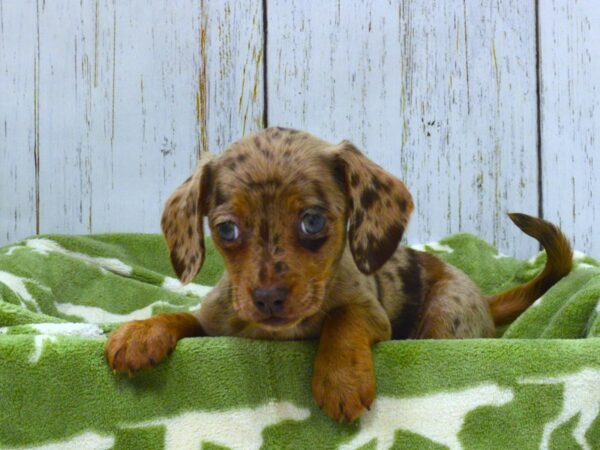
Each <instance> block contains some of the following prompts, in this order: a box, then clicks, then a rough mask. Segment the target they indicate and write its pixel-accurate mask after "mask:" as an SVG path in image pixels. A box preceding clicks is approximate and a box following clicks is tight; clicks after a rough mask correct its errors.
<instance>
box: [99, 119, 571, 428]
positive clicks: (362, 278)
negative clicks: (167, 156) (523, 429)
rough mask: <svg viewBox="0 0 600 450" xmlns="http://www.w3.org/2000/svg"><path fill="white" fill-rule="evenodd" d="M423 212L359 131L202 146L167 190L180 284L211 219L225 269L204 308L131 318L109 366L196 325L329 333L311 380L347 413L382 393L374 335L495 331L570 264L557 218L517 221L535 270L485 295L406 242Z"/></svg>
mask: <svg viewBox="0 0 600 450" xmlns="http://www.w3.org/2000/svg"><path fill="white" fill-rule="evenodd" d="M412 210H413V201H412V198H411V195H410V193H409V192H408V190H407V189H406V187H405V186H404V184H403V183H402V182H401V181H400V180H398V179H396V178H395V177H393V176H392V175H390V174H389V173H387V172H386V171H384V170H383V169H382V168H381V167H379V166H377V165H376V164H374V163H373V162H371V161H370V160H369V159H367V158H366V157H365V156H364V155H363V154H362V153H361V152H360V151H358V150H357V149H356V148H355V147H354V146H353V145H352V144H351V143H349V142H346V141H344V142H342V143H340V144H338V145H331V144H329V143H327V142H324V141H322V140H320V139H318V138H316V137H314V136H312V135H310V134H308V133H304V132H300V131H296V130H290V129H284V128H271V129H267V130H265V131H263V132H260V133H258V134H255V135H253V136H249V137H246V138H244V139H242V140H240V141H238V142H236V143H234V144H233V145H231V147H230V148H229V149H228V150H227V151H225V152H224V153H223V154H222V155H220V156H218V157H212V156H211V157H207V158H204V159H203V160H202V161H201V162H200V164H199V166H198V168H197V170H196V172H195V173H194V175H193V176H192V177H190V178H189V179H188V180H186V181H185V182H184V183H183V184H182V185H181V186H180V187H179V188H178V189H177V190H176V191H175V193H174V194H173V195H172V196H171V197H170V199H169V200H168V202H167V204H166V207H165V212H164V215H163V218H162V229H163V232H164V234H165V237H166V240H167V244H168V246H169V249H170V251H171V260H172V263H173V267H174V268H175V271H176V272H177V275H178V276H179V278H180V279H181V281H182V282H184V283H187V282H190V281H191V280H192V279H193V278H194V277H195V276H196V274H197V273H198V271H199V270H200V268H201V266H202V262H203V259H204V232H203V227H202V223H203V218H204V217H205V216H206V217H208V223H209V226H210V229H211V232H212V236H213V239H214V242H215V245H216V247H217V249H218V250H219V252H220V253H221V255H223V258H224V260H225V266H226V271H225V274H224V275H223V278H222V279H221V281H220V282H219V283H218V285H217V286H216V287H215V288H214V289H213V290H212V291H211V292H210V293H209V294H208V296H207V297H206V299H205V300H204V301H203V302H202V306H201V308H200V310H199V311H198V312H197V313H195V314H190V313H174V314H161V315H158V316H155V317H152V318H150V319H147V320H139V321H133V322H129V323H126V324H124V325H122V326H121V327H120V328H119V329H118V330H117V331H115V332H114V333H113V334H112V335H111V337H110V339H109V340H108V343H107V345H106V356H107V359H108V363H109V364H110V366H111V367H112V368H113V369H114V370H116V371H120V372H130V373H134V372H136V371H138V370H140V369H142V368H145V367H150V366H154V365H155V364H157V363H158V362H159V361H160V360H161V359H163V358H164V356H165V355H166V354H167V353H168V352H169V351H170V350H172V349H173V348H174V347H175V345H176V344H177V341H178V340H179V339H181V338H184V337H189V336H203V335H208V336H243V337H249V338H257V339H306V338H308V339H312V338H314V339H317V338H318V339H319V348H318V352H317V356H316V360H315V364H314V371H313V379H312V391H313V394H314V398H315V400H316V402H317V403H318V405H319V406H320V407H322V408H323V409H324V410H325V412H326V413H327V414H328V415H329V416H331V417H332V418H334V419H336V420H344V419H345V420H349V421H352V420H354V419H356V418H358V417H359V416H360V415H361V414H362V413H363V411H364V408H368V407H369V406H370V405H371V402H372V401H373V399H374V397H375V376H374V372H373V362H372V355H371V347H372V345H373V344H374V343H375V342H378V341H383V340H386V339H405V338H419V339H425V338H474V337H491V336H494V331H495V329H494V325H495V324H496V325H497V324H503V323H507V322H509V321H511V320H513V319H514V318H515V317H516V316H517V315H518V314H519V313H520V312H522V311H523V310H524V309H525V308H527V306H529V305H530V304H531V303H532V302H533V301H534V300H535V299H536V298H538V297H539V296H541V295H542V293H543V292H545V291H546V290H547V289H548V288H549V287H550V286H552V284H554V283H556V282H557V281H558V280H559V279H560V278H562V277H563V276H564V275H566V274H567V273H568V272H569V271H570V270H571V265H572V253H571V248H570V246H569V243H568V242H567V240H566V238H565V237H564V236H563V234H562V233H561V232H560V231H559V230H558V229H557V228H556V227H554V226H553V225H551V224H549V223H548V222H545V221H543V220H540V219H536V218H533V217H529V216H526V215H523V214H511V216H510V217H511V219H512V220H513V222H515V223H516V224H517V226H518V227H519V228H521V229H522V230H523V231H524V232H525V233H527V234H529V235H530V236H533V237H534V238H536V239H537V240H538V241H540V242H541V244H542V245H543V246H544V248H545V249H546V251H547V253H548V262H547V264H546V267H545V268H544V271H543V272H542V273H541V274H539V275H538V276H537V278H535V279H534V280H533V281H531V282H529V283H527V284H525V285H523V286H519V287H517V288H514V289H511V290H510V291H508V292H504V293H501V294H497V295H495V296H493V297H485V296H483V295H482V294H481V293H480V291H479V289H478V288H477V286H475V284H474V283H473V282H472V281H471V280H470V279H469V278H468V277H467V276H466V275H465V274H464V273H463V272H461V271H460V270H458V269H456V268H454V267H452V266H450V265H448V264H446V263H444V262H442V261H441V260H439V259H438V258H436V257H435V256H433V255H430V254H428V253H423V252H419V251H415V250H412V249H410V248H406V247H401V246H400V247H399V246H398V244H399V242H400V239H401V237H402V235H403V233H404V230H405V229H406V226H407V223H408V219H409V216H410V214H411V212H412Z"/></svg>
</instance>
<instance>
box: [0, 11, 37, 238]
mask: <svg viewBox="0 0 600 450" xmlns="http://www.w3.org/2000/svg"><path fill="white" fill-rule="evenodd" d="M36 15H37V14H36V2H35V1H33V0H28V1H21V2H13V1H10V0H8V1H7V0H0V99H1V100H0V102H1V106H0V245H5V244H8V243H9V242H12V241H14V240H17V239H21V238H24V237H26V236H29V235H32V234H35V232H36V163H35V154H36V148H37V147H36V145H37V135H36V126H35V123H36V117H37V109H36V108H37V100H38V99H37V93H38V91H37V87H38V85H37V82H38V75H37V68H38V60H37V20H36Z"/></svg>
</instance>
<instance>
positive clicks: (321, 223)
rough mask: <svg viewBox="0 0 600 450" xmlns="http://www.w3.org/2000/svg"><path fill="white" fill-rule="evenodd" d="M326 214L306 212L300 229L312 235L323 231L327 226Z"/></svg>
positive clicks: (301, 220)
mask: <svg viewBox="0 0 600 450" xmlns="http://www.w3.org/2000/svg"><path fill="white" fill-rule="evenodd" d="M325 222H326V219H325V216H324V215H323V214H322V213H320V212H316V211H307V212H305V213H304V214H303V215H302V217H301V219H300V230H301V231H302V233H304V234H307V235H311V234H317V233H319V232H321V231H323V228H325Z"/></svg>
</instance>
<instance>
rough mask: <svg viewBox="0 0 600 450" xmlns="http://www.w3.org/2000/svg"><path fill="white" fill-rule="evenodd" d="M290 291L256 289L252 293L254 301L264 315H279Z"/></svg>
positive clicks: (280, 288)
mask: <svg viewBox="0 0 600 450" xmlns="http://www.w3.org/2000/svg"><path fill="white" fill-rule="evenodd" d="M288 293H289V291H288V289H287V288H283V287H271V288H256V289H254V290H253V291H252V300H253V301H254V305H256V308H257V309H258V310H259V311H260V312H261V313H263V314H269V315H273V314H279V313H280V312H281V311H283V307H284V305H285V302H286V301H287V297H288Z"/></svg>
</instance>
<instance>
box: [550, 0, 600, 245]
mask: <svg viewBox="0 0 600 450" xmlns="http://www.w3.org/2000/svg"><path fill="white" fill-rule="evenodd" d="M539 19H540V63H541V64H540V70H541V80H540V81H541V85H540V89H541V150H542V161H543V164H542V169H543V171H542V184H543V207H544V216H545V217H547V218H548V219H550V220H553V221H556V222H558V223H559V224H560V225H561V227H563V228H564V230H565V231H566V233H567V234H568V235H569V236H573V238H574V242H575V247H576V248H578V249H580V250H582V251H586V252H589V253H591V254H592V255H594V256H596V257H600V232H599V231H598V224H599V223H600V199H599V193H600V53H599V48H600V8H599V5H598V3H597V2H593V1H577V2H575V1H571V0H554V1H541V2H540V4H539Z"/></svg>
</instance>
